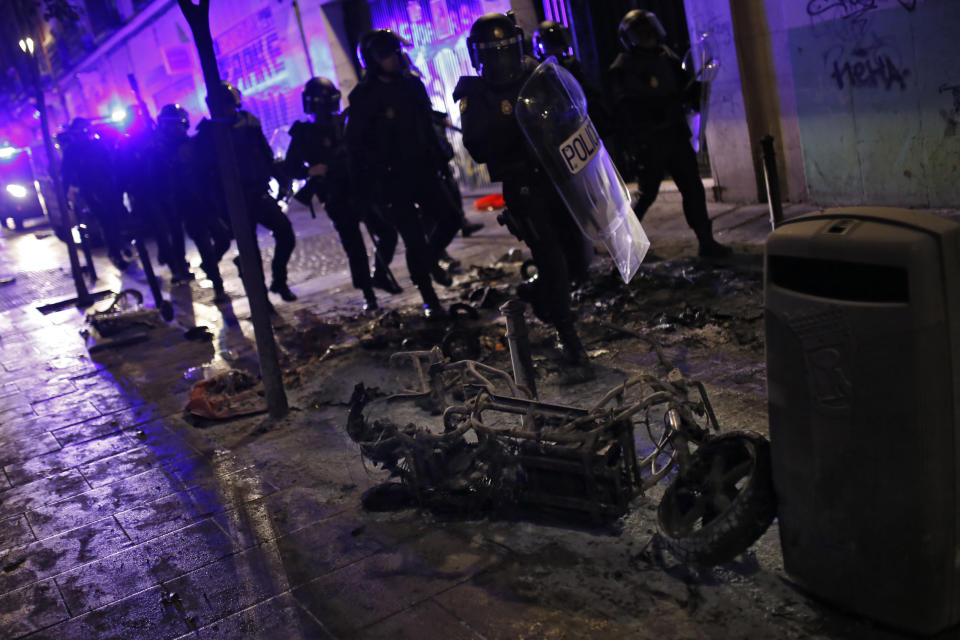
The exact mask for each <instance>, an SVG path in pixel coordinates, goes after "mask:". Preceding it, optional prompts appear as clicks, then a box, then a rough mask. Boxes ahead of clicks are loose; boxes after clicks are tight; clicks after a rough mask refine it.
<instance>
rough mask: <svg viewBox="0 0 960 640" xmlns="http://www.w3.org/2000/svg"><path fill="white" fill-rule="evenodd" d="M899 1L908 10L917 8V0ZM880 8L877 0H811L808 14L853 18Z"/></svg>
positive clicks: (808, 4) (811, 15)
mask: <svg viewBox="0 0 960 640" xmlns="http://www.w3.org/2000/svg"><path fill="white" fill-rule="evenodd" d="M897 3H899V4H900V6H901V7H903V8H904V9H906V10H907V11H913V10H914V9H916V8H917V0H897ZM879 8H880V5H879V4H878V2H877V0H809V1H808V2H807V15H809V16H810V17H818V16H823V15H825V14H838V15H839V16H840V17H843V18H847V19H851V18H859V17H860V16H862V15H863V14H865V13H868V12H870V11H873V10H875V9H879Z"/></svg>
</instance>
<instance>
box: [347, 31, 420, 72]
mask: <svg viewBox="0 0 960 640" xmlns="http://www.w3.org/2000/svg"><path fill="white" fill-rule="evenodd" d="M407 44H409V43H407V42H406V41H405V40H404V39H403V38H401V37H400V36H398V35H397V34H396V33H394V32H393V31H390V29H374V30H373V31H370V32H368V33H365V34H364V35H363V37H362V38H360V44H359V45H358V46H357V53H358V54H359V56H360V64H362V65H363V68H364V69H366V70H367V72H368V73H374V74H380V73H385V74H392V75H399V74H401V73H403V72H404V71H405V70H406V60H407V58H406V57H405V56H404V55H403V47H404V46H405V45H407ZM393 54H396V56H397V62H398V68H397V69H396V70H389V69H385V68H384V67H383V64H382V62H383V61H384V60H386V59H387V58H389V57H390V56H391V55H393Z"/></svg>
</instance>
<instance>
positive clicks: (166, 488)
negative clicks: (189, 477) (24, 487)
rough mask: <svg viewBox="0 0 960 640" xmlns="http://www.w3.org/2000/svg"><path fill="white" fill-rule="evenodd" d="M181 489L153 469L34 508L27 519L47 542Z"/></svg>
mask: <svg viewBox="0 0 960 640" xmlns="http://www.w3.org/2000/svg"><path fill="white" fill-rule="evenodd" d="M178 489H179V486H178V485H177V484H176V483H174V482H173V481H172V480H171V479H170V477H169V476H167V474H165V473H164V472H163V470H162V469H151V470H149V471H145V472H144V473H141V474H140V475H136V476H130V477H128V478H124V479H123V480H119V481H118V482H114V483H112V484H108V485H104V486H102V487H97V488H96V489H90V490H89V491H86V492H85V493H80V494H77V495H75V496H72V497H70V498H67V499H65V500H61V501H59V502H54V503H51V504H47V505H43V506H40V507H36V508H34V509H31V510H29V511H27V520H29V521H30V526H32V527H33V530H34V531H35V532H36V533H37V536H39V537H40V538H41V539H43V538H46V537H49V536H53V535H56V534H58V533H60V532H63V531H68V530H70V529H76V528H77V527H81V526H83V525H85V524H89V523H91V522H94V521H96V520H102V519H103V518H109V517H110V516H112V515H114V514H115V513H117V512H120V511H125V510H127V509H130V508H132V507H134V506H136V505H140V504H143V503H146V502H150V501H152V500H156V499H157V498H160V497H162V496H166V495H170V494H171V493H174V492H176V491H177V490H178ZM122 524H123V523H122V522H121V525H122Z"/></svg>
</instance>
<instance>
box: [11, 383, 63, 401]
mask: <svg viewBox="0 0 960 640" xmlns="http://www.w3.org/2000/svg"><path fill="white" fill-rule="evenodd" d="M76 390H77V387H76V385H75V384H73V382H71V381H70V380H60V381H57V382H52V383H51V382H48V383H46V384H42V385H24V386H22V387H21V388H20V393H21V395H23V397H24V398H26V399H27V400H28V401H29V402H30V403H37V402H43V401H44V400H50V399H51V398H58V397H61V396H66V395H70V394H72V393H75V392H76Z"/></svg>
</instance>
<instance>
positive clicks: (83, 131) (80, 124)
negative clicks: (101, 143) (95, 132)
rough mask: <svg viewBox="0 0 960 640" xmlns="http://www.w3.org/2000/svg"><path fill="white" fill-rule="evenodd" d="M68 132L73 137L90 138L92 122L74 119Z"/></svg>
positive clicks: (84, 119)
mask: <svg viewBox="0 0 960 640" xmlns="http://www.w3.org/2000/svg"><path fill="white" fill-rule="evenodd" d="M67 130H68V131H69V132H70V134H71V135H73V136H76V137H78V138H87V137H89V136H90V121H89V120H87V119H86V118H74V119H73V120H71V121H70V126H69V127H68V128H67Z"/></svg>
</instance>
